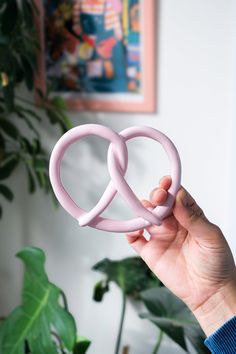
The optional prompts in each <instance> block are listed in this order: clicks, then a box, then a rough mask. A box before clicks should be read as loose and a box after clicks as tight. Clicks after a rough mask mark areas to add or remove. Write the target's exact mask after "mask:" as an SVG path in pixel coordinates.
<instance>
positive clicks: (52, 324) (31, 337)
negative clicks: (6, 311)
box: [0, 247, 76, 354]
mask: <svg viewBox="0 0 236 354" xmlns="http://www.w3.org/2000/svg"><path fill="white" fill-rule="evenodd" d="M17 256H18V257H19V258H20V259H21V260H22V261H23V262H24V265H25V274H24V284H23V292H22V305H21V306H19V307H18V308H16V309H15V310H14V311H13V312H12V313H11V314H10V316H9V317H8V318H7V320H6V321H5V322H4V324H3V326H2V327H1V334H0V338H1V339H2V347H1V348H0V353H1V354H23V353H24V346H25V341H27V343H28V346H29V348H30V350H31V353H32V354H45V353H47V354H56V353H58V350H57V346H56V344H55V342H54V340H53V336H52V334H51V331H52V330H53V332H55V333H57V335H58V337H59V338H60V341H61V344H62V345H63V347H64V348H66V349H67V350H68V351H69V352H71V351H73V348H74V345H75V342H76V325H75V321H74V319H73V317H72V316H71V314H70V313H69V312H67V311H66V310H65V309H64V308H63V307H62V306H61V305H60V304H59V297H60V289H59V288H58V287H56V286H55V285H54V284H52V283H50V282H49V280H48V277H47V274H46V273H45V269H44V264H45V255H44V253H43V251H42V250H40V249H38V248H34V247H27V248H25V249H24V250H23V251H21V252H19V253H18V254H17Z"/></svg>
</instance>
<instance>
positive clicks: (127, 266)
mask: <svg viewBox="0 0 236 354" xmlns="http://www.w3.org/2000/svg"><path fill="white" fill-rule="evenodd" d="M93 270H96V271H99V272H102V273H104V274H105V278H104V279H102V280H101V281H99V282H98V283H97V284H96V285H95V288H94V300H95V301H101V300H102V298H103V295H104V294H105V293H106V292H107V291H109V283H110V282H114V283H116V284H117V285H118V286H119V287H120V288H121V290H122V292H124V293H125V295H128V296H130V297H132V298H133V299H139V298H140V293H141V291H143V290H145V289H149V288H153V287H156V286H158V285H159V284H160V281H159V280H158V279H157V278H156V277H155V275H154V274H153V273H152V272H151V270H150V269H149V268H148V266H147V265H146V264H145V263H144V262H143V260H142V259H141V258H140V257H128V258H124V259H122V260H119V261H112V260H110V259H108V258H105V259H103V260H102V261H100V262H98V263H97V264H95V265H94V266H93Z"/></svg>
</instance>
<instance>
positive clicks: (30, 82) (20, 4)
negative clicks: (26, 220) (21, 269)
mask: <svg viewBox="0 0 236 354" xmlns="http://www.w3.org/2000/svg"><path fill="white" fill-rule="evenodd" d="M37 11H38V10H37V8H36V6H35V5H34V1H31V0H20V1H17V0H0V216H1V214H2V206H1V204H2V198H5V199H6V200H8V201H12V200H13V197H14V191H13V190H12V189H11V188H10V186H9V185H8V183H7V180H8V178H9V177H10V176H11V175H12V174H13V173H14V172H15V170H16V167H17V166H18V165H19V164H22V165H24V166H25V170H26V174H27V178H28V190H29V192H30V193H34V192H35V191H36V189H37V188H40V189H41V190H43V191H44V192H45V193H51V191H52V190H51V187H50V183H49V178H48V154H47V152H46V150H45V148H44V146H43V142H42V137H41V134H40V125H41V124H42V123H44V122H45V120H48V121H49V122H50V123H51V124H52V125H54V126H55V127H59V128H60V129H61V131H62V132H65V131H66V130H67V129H69V128H71V127H72V124H71V122H70V119H69V118H68V117H67V115H66V107H65V104H64V101H63V99H62V98H61V97H54V98H53V99H52V100H49V99H48V95H49V92H50V88H49V87H48V89H47V92H45V93H43V92H41V91H40V90H38V89H37V87H36V85H35V81H34V73H35V71H36V70H37V54H38V50H40V46H39V39H38V35H37V31H36V28H35V26H34V16H37ZM25 91H26V92H25ZM36 91H37V92H38V94H39V95H40V97H41V100H40V105H37V104H36V103H35V101H34V96H33V95H34V93H35V92H36ZM25 93H26V94H27V95H25ZM25 96H26V97H32V96H33V97H32V99H31V100H30V99H28V98H27V99H26V98H25ZM51 195H53V194H52V193H51Z"/></svg>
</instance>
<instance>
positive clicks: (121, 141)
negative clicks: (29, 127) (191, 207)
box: [49, 124, 181, 233]
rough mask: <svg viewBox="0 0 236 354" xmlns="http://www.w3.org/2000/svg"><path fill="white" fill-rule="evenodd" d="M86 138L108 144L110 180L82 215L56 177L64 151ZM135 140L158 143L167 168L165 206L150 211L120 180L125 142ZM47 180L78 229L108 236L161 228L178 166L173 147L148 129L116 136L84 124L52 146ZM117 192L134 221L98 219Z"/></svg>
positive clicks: (170, 204)
mask: <svg viewBox="0 0 236 354" xmlns="http://www.w3.org/2000/svg"><path fill="white" fill-rule="evenodd" d="M88 135H96V136H100V137H101V138H104V139H107V140H109V141H110V142H111V144H110V146H109V149H108V155H107V164H108V171H109V173H110V176H111V181H110V182H109V184H108V186H107V188H106V190H105V191H104V193H103V195H102V197H101V199H100V200H99V202H98V203H97V205H95V207H94V208H93V209H92V210H90V211H89V212H86V211H85V210H83V209H82V208H80V207H79V206H78V205H77V204H76V203H75V201H74V200H73V199H72V197H71V196H70V195H69V194H68V193H67V191H66V190H65V188H64V186H63V184H62V182H61V176H60V168H61V161H62V159H63V156H64V154H65V151H66V150H67V148H68V147H69V146H70V145H71V144H73V143H74V142H76V141H78V140H80V139H81V138H84V137H86V136H88ZM136 137H146V138H151V139H153V140H156V141H157V142H159V143H160V144H161V145H162V146H163V148H164V150H165V151H166V153H167V155H168V157H169V161H170V165H171V173H170V175H171V178H172V184H171V187H170V189H169V191H168V198H167V200H166V202H165V203H164V204H163V205H161V206H157V207H156V208H154V209H153V210H150V209H146V208H145V207H144V206H143V205H142V204H141V202H140V201H139V199H138V198H137V197H136V195H135V194H134V192H133V191H132V189H131V188H130V187H129V185H128V184H127V182H126V181H125V179H124V175H125V172H126V170H127V164H128V151H127V146H126V141H128V140H131V139H133V138H136ZM49 174H50V180H51V184H52V187H53V190H54V192H55V195H56V197H57V199H58V200H59V202H60V204H61V205H62V206H63V208H64V209H65V210H66V211H67V212H68V213H69V214H71V215H72V216H73V217H74V218H75V219H77V220H78V222H79V225H80V226H91V227H94V228H97V229H100V230H104V231H110V232H122V233H126V232H131V231H136V230H139V229H143V228H146V227H147V226H149V225H151V224H155V225H161V222H162V220H163V219H164V218H165V217H167V216H168V215H169V214H170V213H171V209H172V207H173V204H174V201H175V197H176V194H177V192H178V190H179V187H180V179H181V163H180V158H179V154H178V152H177V150H176V148H175V146H174V144H173V143H172V142H171V141H170V139H169V138H167V136H166V135H164V134H163V133H161V132H159V131H158V130H156V129H154V128H150V127H139V126H136V127H131V128H127V129H125V130H123V131H122V132H120V133H119V134H118V133H116V132H115V131H113V130H112V129H110V128H107V127H105V126H102V125H98V124H85V125H81V126H78V127H76V128H73V129H71V130H69V131H68V132H66V133H65V134H64V135H63V136H62V137H61V138H60V139H59V140H58V142H57V143H56V145H55V147H54V149H53V152H52V155H51V159H50V167H49ZM117 192H119V193H120V194H121V195H122V197H123V198H124V199H125V200H126V201H127V203H128V204H129V206H130V207H131V208H132V209H133V211H134V212H135V214H136V215H137V217H136V218H134V219H131V220H125V221H124V220H122V221H118V220H112V219H106V218H103V217H101V216H100V215H101V213H102V212H103V211H104V210H105V209H106V208H107V206H108V205H109V204H110V203H111V201H112V200H113V198H114V197H115V195H116V193H117Z"/></svg>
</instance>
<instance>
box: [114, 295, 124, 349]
mask: <svg viewBox="0 0 236 354" xmlns="http://www.w3.org/2000/svg"><path fill="white" fill-rule="evenodd" d="M125 311H126V295H125V293H124V291H122V308H121V317H120V325H119V331H118V335H117V340H116V349H115V354H119V351H120V344H121V336H122V332H123V325H124V319H125Z"/></svg>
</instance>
